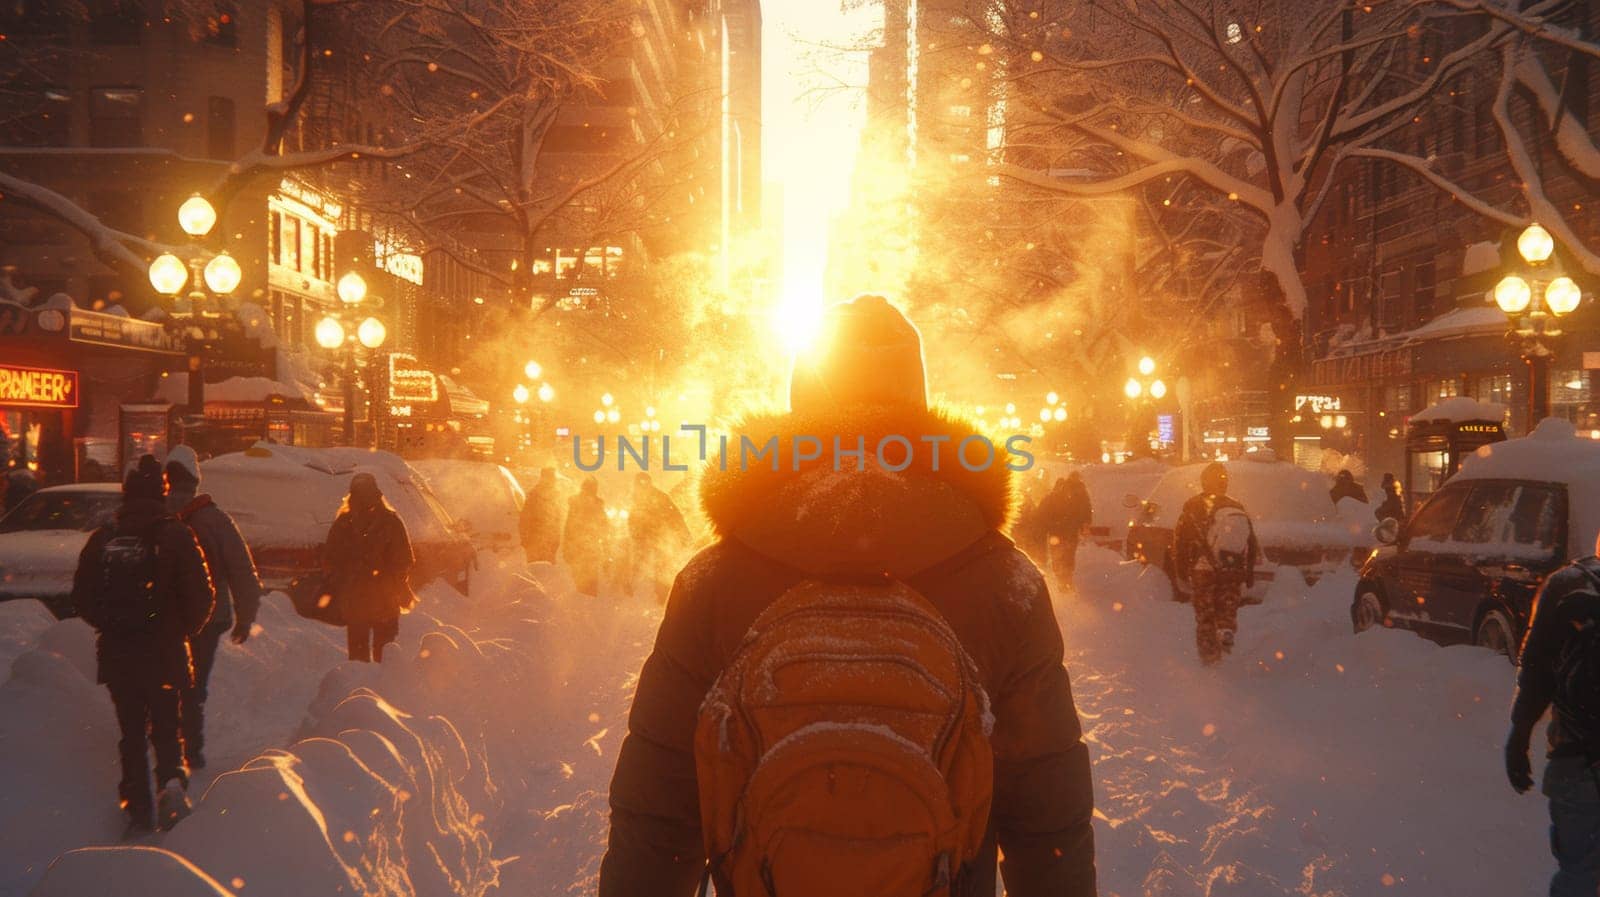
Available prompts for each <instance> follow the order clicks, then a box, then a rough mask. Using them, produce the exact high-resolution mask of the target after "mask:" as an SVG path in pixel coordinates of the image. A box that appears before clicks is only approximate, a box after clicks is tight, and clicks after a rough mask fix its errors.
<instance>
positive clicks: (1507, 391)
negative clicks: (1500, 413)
mask: <svg viewBox="0 0 1600 897" xmlns="http://www.w3.org/2000/svg"><path fill="white" fill-rule="evenodd" d="M1473 398H1476V399H1477V400H1478V401H1480V402H1493V403H1494V404H1496V405H1504V406H1506V407H1507V408H1510V407H1511V375H1510V374H1495V375H1492V376H1488V377H1479V378H1478V393H1477V395H1476V396H1474V397H1473Z"/></svg>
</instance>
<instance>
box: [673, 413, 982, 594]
mask: <svg viewBox="0 0 1600 897" xmlns="http://www.w3.org/2000/svg"><path fill="white" fill-rule="evenodd" d="M979 435H981V434H979V433H978V431H977V430H976V429H975V428H974V427H973V426H972V425H971V424H970V423H968V422H966V421H964V420H962V419H960V418H959V417H956V416H954V415H951V414H947V413H944V412H940V411H934V410H928V411H923V410H919V409H908V408H903V407H872V408H857V409H847V410H842V411H835V412H833V413H830V414H827V415H814V416H805V415H797V414H779V415H769V416H763V417H756V418H753V419H751V420H749V421H746V422H745V423H744V424H742V425H740V426H736V427H734V428H733V433H732V434H730V436H729V437H728V445H727V455H726V458H725V459H723V460H725V464H724V463H720V462H719V459H718V458H717V457H716V455H715V453H713V456H712V458H711V460H710V462H709V463H708V465H707V468H706V470H705V474H704V478H703V481H702V483H701V487H700V501H701V505H702V507H703V508H704V509H705V512H706V516H707V517H708V518H709V519H710V521H711V525H712V528H713V529H714V530H715V531H716V533H717V534H718V535H719V536H721V537H723V538H730V539H736V540H738V541H739V542H742V543H744V544H745V545H747V546H749V547H750V548H752V549H754V550H756V551H757V552H759V553H761V554H763V555H766V556H767V557H770V558H773V559H774V560H777V561H780V562H782V563H784V564H787V565H789V566H792V567H796V568H798V569H800V570H803V571H805V572H808V573H817V574H844V575H852V574H877V573H889V574H891V575H893V576H896V577H900V578H905V577H908V576H911V575H914V574H916V573H918V572H920V571H922V570H926V569H928V568H929V567H932V566H933V565H935V564H937V563H939V562H940V561H942V560H945V559H946V558H949V557H951V556H953V555H955V554H956V553H958V552H960V551H961V550H962V549H964V548H966V547H967V546H969V545H971V544H972V543H973V542H975V541H977V539H979V538H980V537H982V536H983V535H984V534H986V533H988V532H989V531H992V530H1000V529H1003V528H1004V527H1005V525H1006V521H1007V519H1008V518H1009V516H1010V514H1011V508H1012V504H1013V493H1012V482H1011V471H1010V469H1009V468H1008V467H1007V462H1008V461H1010V460H1012V458H1011V456H1009V455H1007V453H1006V447H1005V445H1004V444H1003V442H997V443H994V444H993V447H994V456H993V457H992V459H989V460H988V463H987V465H984V464H982V463H981V462H983V461H984V456H985V454H986V451H985V450H984V449H983V448H982V446H981V445H978V444H973V445H972V446H971V447H969V449H968V452H967V455H966V457H967V460H968V461H969V463H971V464H972V465H973V466H974V467H978V468H980V469H976V470H972V469H968V468H967V467H966V466H964V465H962V464H961V463H960V462H959V461H958V460H957V457H956V451H957V447H958V446H959V445H961V443H962V441H963V440H965V439H967V438H968V437H972V436H979ZM774 436H776V437H777V438H778V442H777V444H778V465H777V466H778V469H777V470H773V469H772V461H771V457H770V456H767V457H764V458H762V459H761V460H759V461H758V460H755V457H754V454H752V455H751V456H750V459H749V462H748V464H746V465H743V469H741V463H740V437H745V438H747V439H748V440H749V442H750V443H751V444H752V445H753V446H754V447H755V448H756V449H759V448H760V447H762V446H765V445H766V444H767V442H768V440H769V439H771V438H772V437H774ZM891 436H898V437H904V438H905V440H907V441H909V442H910V444H911V446H912V450H913V451H912V459H911V464H910V465H909V466H907V467H906V468H905V469H904V470H900V471H893V470H890V469H889V468H888V466H886V464H884V463H880V461H879V459H878V458H877V455H876V449H877V446H878V445H879V443H880V440H882V439H884V438H885V437H891ZM924 436H926V437H929V438H939V437H949V439H948V441H941V442H938V443H937V449H938V469H937V470H935V469H934V449H935V447H936V446H935V444H934V443H930V442H926V441H924V440H923V437H924ZM797 437H801V438H803V437H812V438H814V439H815V440H817V441H818V442H819V443H820V451H821V457H820V458H818V459H816V460H806V461H800V462H798V467H799V469H798V470H796V469H795V468H796V466H797V462H796V460H795V457H796V454H797V453H796V451H795V439H796V438H797ZM835 439H837V444H838V445H839V446H840V448H841V449H843V450H845V451H853V450H854V449H855V448H856V447H857V446H858V445H862V444H864V446H865V449H866V455H865V460H864V462H861V465H862V466H863V467H864V469H861V470H858V469H857V466H858V462H857V461H856V459H855V458H854V456H853V455H844V454H840V455H838V456H837V457H836V456H835V452H834V445H835ZM805 450H806V451H807V453H812V452H815V451H816V450H817V446H816V445H815V444H807V445H805ZM752 451H754V450H752ZM904 451H905V445H904V443H900V442H898V441H893V442H890V443H886V444H885V448H884V456H885V459H886V461H887V463H888V464H890V465H896V466H898V465H899V464H900V463H901V462H902V461H903V460H904ZM836 461H837V467H838V468H839V469H837V470H836V469H835V466H836V463H835V462H836ZM724 467H725V468H726V469H723V468H724Z"/></svg>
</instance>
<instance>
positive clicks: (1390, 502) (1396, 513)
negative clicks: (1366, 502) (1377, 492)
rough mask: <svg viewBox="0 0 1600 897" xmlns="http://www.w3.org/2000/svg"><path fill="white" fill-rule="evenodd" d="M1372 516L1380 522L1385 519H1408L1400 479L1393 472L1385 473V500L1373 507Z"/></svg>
mask: <svg viewBox="0 0 1600 897" xmlns="http://www.w3.org/2000/svg"><path fill="white" fill-rule="evenodd" d="M1372 516H1374V517H1376V518H1378V522H1379V523H1382V522H1383V521H1385V520H1399V521H1402V522H1404V521H1405V519H1406V508H1405V502H1404V501H1403V500H1401V498H1400V481H1399V480H1397V479H1395V478H1394V474H1392V473H1386V474H1384V475H1383V501H1382V502H1380V503H1379V504H1378V506H1377V507H1376V508H1374V509H1373V511H1372Z"/></svg>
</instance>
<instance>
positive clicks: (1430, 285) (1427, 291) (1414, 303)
mask: <svg viewBox="0 0 1600 897" xmlns="http://www.w3.org/2000/svg"><path fill="white" fill-rule="evenodd" d="M1411 280H1412V289H1411V320H1412V321H1413V322H1414V323H1417V324H1421V323H1422V322H1424V321H1427V320H1430V319H1432V318H1433V293H1434V282H1433V259H1428V260H1426V261H1423V262H1418V263H1417V267H1416V268H1415V269H1414V271H1413V273H1412V277H1411Z"/></svg>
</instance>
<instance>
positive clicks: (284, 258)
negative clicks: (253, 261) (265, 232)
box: [278, 215, 300, 271]
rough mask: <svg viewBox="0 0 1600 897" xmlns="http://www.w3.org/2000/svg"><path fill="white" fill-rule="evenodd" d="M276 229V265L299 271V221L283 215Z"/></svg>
mask: <svg viewBox="0 0 1600 897" xmlns="http://www.w3.org/2000/svg"><path fill="white" fill-rule="evenodd" d="M280 222H281V225H280V227H279V228H278V264H280V265H284V266H285V267H289V268H293V269H294V270H296V271H299V270H300V219H298V218H296V217H294V216H293V215H284V216H282V218H281V219H280Z"/></svg>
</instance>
